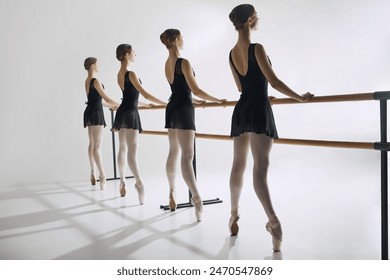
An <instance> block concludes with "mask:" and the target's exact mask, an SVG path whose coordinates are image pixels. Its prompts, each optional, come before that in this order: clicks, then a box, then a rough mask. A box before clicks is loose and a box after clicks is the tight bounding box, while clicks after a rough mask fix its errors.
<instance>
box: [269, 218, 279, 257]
mask: <svg viewBox="0 0 390 280" xmlns="http://www.w3.org/2000/svg"><path fill="white" fill-rule="evenodd" d="M265 228H266V229H267V231H268V232H269V233H271V235H272V246H273V249H274V252H279V251H280V247H281V245H282V236H283V233H282V226H281V224H280V221H279V219H278V218H275V219H273V220H270V221H269V222H268V223H267V224H266V226H265Z"/></svg>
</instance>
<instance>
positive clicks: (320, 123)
mask: <svg viewBox="0 0 390 280" xmlns="http://www.w3.org/2000/svg"><path fill="white" fill-rule="evenodd" d="M250 2H252V3H253V4H254V5H255V7H256V9H257V11H258V14H259V17H260V23H259V27H258V30H257V31H255V32H254V33H253V36H252V41H254V42H259V43H262V44H263V45H264V46H265V48H266V50H267V51H268V54H269V56H270V58H271V61H272V63H273V66H274V69H275V72H276V73H277V74H278V76H279V77H280V78H281V79H282V80H283V81H285V82H286V83H287V84H288V85H289V86H290V87H291V88H293V89H295V90H296V91H298V92H302V93H303V92H306V91H311V92H312V93H314V94H317V95H328V94H338V93H354V92H369V91H375V90H390V63H389V62H390V53H389V52H388V50H389V49H390V30H389V28H388V27H387V26H388V14H389V11H390V4H389V2H388V1H386V0H371V1H368V0H367V1H363V0H358V1H356V0H355V1H352V0H345V1H336V0H320V1H307V0H294V1H290V0H277V1H250ZM240 3H241V1H226V0H224V1H222V0H214V1H178V0H166V1H163V2H161V1H151V0H144V1H137V2H136V1H125V0H115V1H103V0H94V1H90V0H86V1H56V0H54V1H53V0H38V1H27V0H14V1H2V2H0V34H2V43H1V44H0V50H1V51H0V71H1V75H0V85H1V88H2V89H1V97H2V102H3V106H2V108H1V111H0V114H1V117H0V126H1V129H2V133H1V139H0V155H1V156H0V174H1V175H0V176H1V178H0V180H1V181H2V182H5V183H6V184H16V183H27V182H51V181H64V180H68V181H69V180H70V181H77V180H87V179H88V172H89V171H88V158H87V142H88V140H87V132H86V129H84V128H83V125H82V114H83V110H84V108H85V106H84V102H85V101H86V96H85V92H84V88H83V85H84V80H85V77H86V72H85V70H84V69H83V67H82V63H83V60H84V59H85V58H86V57H88V56H95V57H97V58H98V59H99V61H100V65H101V72H100V74H99V78H100V80H101V81H102V82H103V84H104V85H105V87H106V91H107V93H108V94H109V95H110V96H112V97H113V98H114V99H116V100H118V101H119V100H120V98H121V92H120V90H119V87H118V86H117V84H116V73H117V70H118V68H119V62H118V61H116V59H115V48H116V46H117V45H118V44H120V43H130V44H132V45H133V46H134V49H135V51H136V53H137V58H136V63H135V64H134V69H135V71H136V72H137V74H138V76H139V77H140V78H141V80H142V82H143V85H144V87H145V88H146V89H147V90H149V91H150V92H151V93H152V94H154V95H155V96H157V97H158V98H160V99H163V100H167V99H168V98H169V95H170V93H169V86H168V83H167V82H166V80H165V77H164V70H163V69H164V62H165V59H166V57H167V51H166V50H165V48H164V46H163V45H162V44H161V43H160V40H159V35H160V34H161V32H163V31H164V30H165V29H166V28H171V27H175V28H178V29H180V30H181V31H182V33H183V36H184V41H185V46H184V50H183V52H182V56H183V57H186V58H189V59H190V61H191V63H192V65H193V67H194V70H195V72H196V77H197V81H198V84H199V85H200V87H201V88H203V89H204V90H206V91H207V92H209V93H210V94H212V95H215V96H218V97H221V98H226V99H228V100H237V99H238V97H239V95H238V93H237V90H236V88H235V85H234V81H233V79H232V76H231V73H230V69H229V66H228V53H229V50H230V49H231V47H232V46H233V45H234V43H235V40H236V32H235V31H234V28H233V26H232V24H231V23H230V22H229V19H228V14H229V12H230V11H231V9H232V8H233V7H234V6H235V5H237V4H240ZM270 95H274V96H276V97H282V95H281V94H279V93H277V92H275V91H274V90H273V89H270ZM378 108H379V105H378V104H376V103H366V102H365V103H353V104H346V103H345V104H344V103H343V104H337V105H336V104H330V105H329V104H326V105H319V104H317V105H309V106H308V105H296V106H288V105H282V106H274V113H275V117H276V122H277V126H278V130H279V135H280V136H281V137H286V138H295V137H296V138H312V139H331V140H350V141H354V140H355V141H378V140H379V132H378V131H379V111H378ZM231 112H232V108H225V109H198V110H197V111H196V116H197V129H198V131H199V132H206V133H217V134H228V133H229V129H230V116H231ZM141 119H142V123H143V127H144V129H149V130H163V127H164V112H163V111H162V110H161V111H141ZM106 121H107V123H108V124H110V115H109V112H108V111H106ZM109 126H110V125H109ZM109 126H108V127H106V130H105V138H104V146H103V153H104V154H103V157H104V163H105V166H106V170H107V175H108V176H110V172H112V170H111V169H110V168H111V161H112V158H111V157H112V155H111V136H110V132H109ZM206 141H207V140H199V141H198V145H199V147H198V154H199V156H198V165H199V169H200V170H199V172H205V173H207V172H226V174H228V172H229V168H230V163H231V145H230V142H226V143H220V142H218V141H214V140H213V141H211V140H210V141H207V142H206ZM309 149H310V150H309ZM298 150H299V151H298ZM288 151H290V152H288ZM286 152H288V154H289V155H291V156H293V155H295V156H297V155H299V156H300V158H299V159H297V158H296V157H291V158H289V157H286ZM307 152H309V153H310V154H311V155H310V156H309V157H313V148H305V147H299V149H298V148H296V147H295V148H293V149H292V150H291V149H290V147H289V146H283V147H282V146H277V148H275V152H274V154H273V161H274V162H275V168H277V167H278V166H280V165H278V164H277V162H278V160H279V159H283V164H288V163H293V162H296V161H297V160H299V161H302V162H304V160H305V156H304V155H305V153H307ZM166 153H167V140H166V139H165V138H164V137H155V136H146V135H145V136H142V135H141V136H140V138H139V164H140V170H141V172H142V174H144V176H148V175H149V174H159V175H161V174H164V164H165V159H166ZM329 154H330V155H329ZM329 154H328V157H327V159H328V161H326V162H322V163H321V164H324V165H326V164H328V165H331V164H332V162H333V161H337V160H340V158H339V156H340V154H339V153H338V152H337V151H334V150H329ZM341 154H342V155H345V156H346V153H341ZM348 156H351V158H358V159H359V160H361V161H362V164H366V165H367V166H372V165H373V164H376V162H377V159H378V157H379V154H376V153H375V152H372V153H363V154H361V153H360V151H356V152H351V153H349V154H348ZM210 159H215V160H218V161H217V162H216V161H214V160H210ZM347 161H348V160H347ZM375 175H376V174H375Z"/></svg>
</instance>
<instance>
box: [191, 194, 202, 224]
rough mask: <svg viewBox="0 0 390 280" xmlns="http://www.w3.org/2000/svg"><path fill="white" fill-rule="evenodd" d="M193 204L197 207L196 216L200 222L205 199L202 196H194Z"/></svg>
mask: <svg viewBox="0 0 390 280" xmlns="http://www.w3.org/2000/svg"><path fill="white" fill-rule="evenodd" d="M191 204H192V205H193V206H194V208H195V216H196V220H197V221H198V222H201V221H202V212H203V201H202V199H201V198H200V197H192V198H191Z"/></svg>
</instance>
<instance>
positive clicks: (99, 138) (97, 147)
mask: <svg viewBox="0 0 390 280" xmlns="http://www.w3.org/2000/svg"><path fill="white" fill-rule="evenodd" d="M103 128H104V127H103V126H102V125H98V126H91V134H92V138H93V149H92V153H93V158H94V160H95V163H96V166H97V168H98V170H99V179H100V189H102V190H103V189H104V188H105V186H106V173H105V172H104V168H103V160H102V152H101V146H102V143H103Z"/></svg>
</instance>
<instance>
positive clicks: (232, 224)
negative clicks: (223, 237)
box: [229, 214, 240, 236]
mask: <svg viewBox="0 0 390 280" xmlns="http://www.w3.org/2000/svg"><path fill="white" fill-rule="evenodd" d="M239 219H240V216H238V215H236V214H232V215H231V217H230V220H229V230H230V235H231V236H236V235H238V230H239V227H238V224H237V222H238V220H239Z"/></svg>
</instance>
